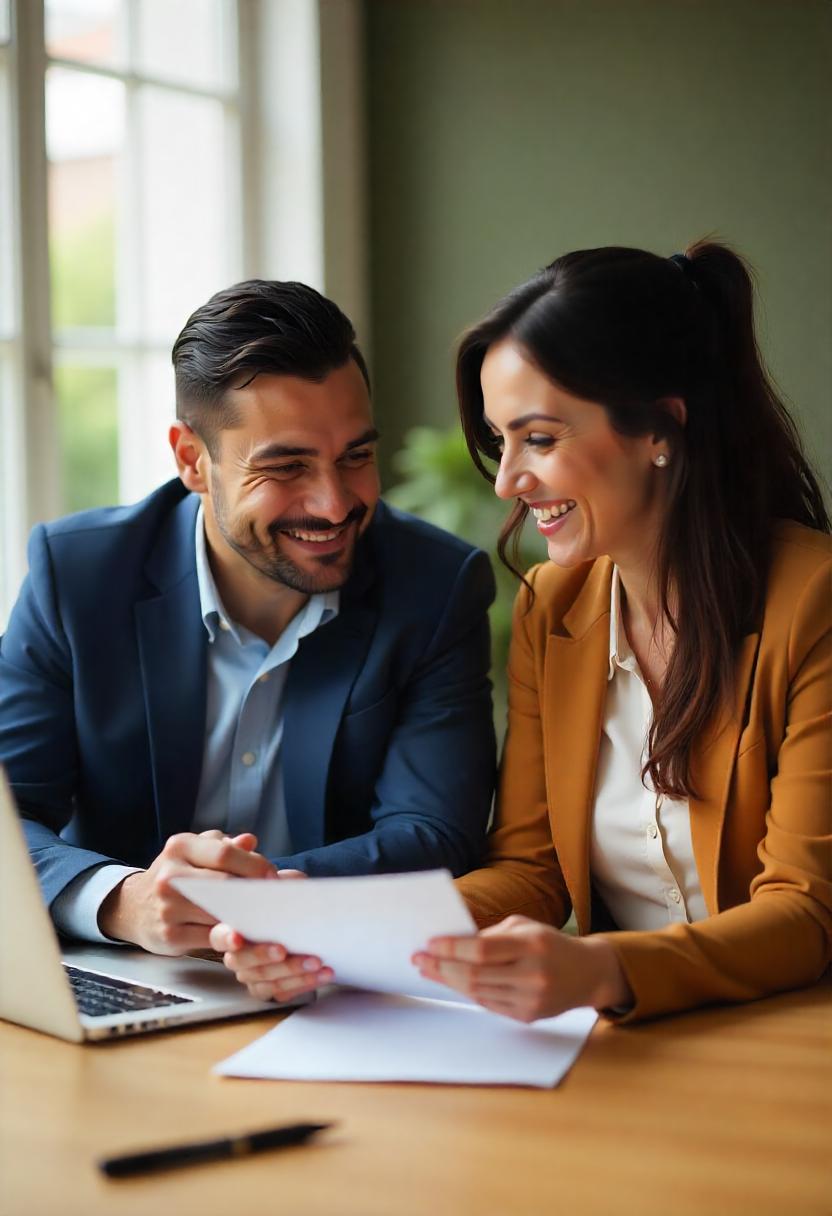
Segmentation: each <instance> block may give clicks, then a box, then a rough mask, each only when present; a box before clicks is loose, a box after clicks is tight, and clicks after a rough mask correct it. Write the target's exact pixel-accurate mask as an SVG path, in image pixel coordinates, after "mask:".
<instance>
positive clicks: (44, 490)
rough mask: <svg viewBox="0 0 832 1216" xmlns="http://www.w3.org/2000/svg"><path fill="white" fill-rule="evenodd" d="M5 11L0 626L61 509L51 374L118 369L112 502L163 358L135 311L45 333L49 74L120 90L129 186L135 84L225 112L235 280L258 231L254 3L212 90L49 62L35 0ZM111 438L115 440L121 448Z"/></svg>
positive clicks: (134, 261)
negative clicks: (149, 379)
mask: <svg viewBox="0 0 832 1216" xmlns="http://www.w3.org/2000/svg"><path fill="white" fill-rule="evenodd" d="M126 3H127V14H128V18H127V19H128V22H135V12H136V3H137V0H126ZM10 15H11V41H10V42H9V43H8V44H3V45H2V46H0V56H2V58H3V59H4V61H5V62H6V65H7V69H8V72H9V78H10V84H11V87H10V110H11V115H10V125H11V145H12V146H11V158H12V190H11V193H12V224H13V229H14V231H13V241H12V245H13V249H14V251H15V258H14V264H13V266H12V267H11V270H12V278H13V286H12V293H11V294H12V298H13V301H14V308H13V316H14V319H15V321H16V327H15V330H14V332H13V333H11V334H0V345H1V346H2V350H3V353H4V356H5V363H6V365H7V367H8V369H9V376H10V384H9V391H8V392H6V391H4V388H5V386H4V385H2V384H0V392H2V403H1V408H0V424H2V426H3V444H2V448H0V457H1V458H2V464H0V474H2V485H0V515H2V534H0V539H2V544H0V562H2V565H1V566H0V631H2V628H3V627H4V623H5V621H6V620H7V619H8V613H9V611H10V609H11V606H12V604H13V602H14V599H15V598H16V596H17V592H18V589H19V586H20V583H21V581H22V579H23V576H24V574H25V571H26V552H25V550H26V539H27V536H28V534H29V531H30V530H31V528H32V527H33V526H34V524H35V523H37V522H39V521H41V520H48V519H53V518H55V517H56V516H58V515H59V514H61V512H62V494H61V484H60V449H59V445H58V443H57V442H56V438H55V437H56V436H57V434H58V404H57V400H56V395H55V391H54V374H53V373H54V369H55V367H56V366H57V365H59V364H61V363H69V362H72V363H75V364H84V363H88V364H96V365H102V364H106V365H112V366H115V367H116V368H117V371H118V374H119V376H120V377H121V376H122V375H123V374H124V373H125V372H127V376H126V386H127V387H126V390H125V391H123V392H119V438H120V444H119V452H120V455H119V470H118V472H119V486H120V494H119V497H120V499H122V500H123V498H124V489H125V487H127V491H128V492H127V495H126V496H127V497H128V498H129V497H130V496H131V495H130V493H129V482H130V480H131V479H130V477H129V475H128V473H127V467H128V466H129V459H130V453H131V452H132V451H134V445H133V443H132V438H133V436H132V435H131V422H132V421H133V420H134V419H135V417H136V414H135V411H132V410H131V409H130V408H129V402H130V400H131V399H132V398H135V395H136V386H135V384H134V383H131V380H132V381H135V380H136V377H137V374H138V373H137V367H138V363H139V361H140V360H141V359H142V357H144V356H147V355H148V354H155V355H160V354H163V355H164V356H165V357H168V356H169V353H170V344H169V342H167V341H164V342H163V341H159V340H154V339H152V338H149V337H147V336H146V335H144V334H143V333H142V332H141V329H140V321H139V316H138V315H135V314H134V315H132V316H130V317H127V318H125V319H124V323H120V324H119V325H118V326H117V327H114V328H113V329H111V330H104V329H102V330H98V331H96V330H93V329H69V328H67V329H63V330H57V329H53V327H52V318H51V298H50V294H51V293H50V272H49V222H48V159H47V148H46V78H47V71H48V69H49V68H50V67H56V68H60V69H62V70H66V71H72V72H83V73H86V74H88V75H93V76H97V77H103V78H106V79H110V80H117V81H119V82H122V83H123V84H124V88H125V107H126V133H125V156H126V157H127V159H128V167H127V173H128V180H130V175H131V174H137V173H138V171H139V170H138V164H137V161H138V156H137V141H136V139H135V136H134V135H133V134H132V133H131V121H132V122H134V121H135V113H136V108H137V100H138V94H139V90H140V89H141V88H143V87H145V86H148V85H149V86H152V87H154V88H158V89H161V90H165V91H168V92H171V93H174V94H176V95H179V96H190V97H199V98H209V99H211V100H216V101H218V102H219V103H220V104H221V105H222V107H223V114H224V127H225V132H226V141H225V153H226V159H227V161H232V160H233V165H234V169H233V172H229V174H228V181H229V189H230V197H229V199H228V212H229V214H230V215H231V216H232V217H233V222H234V231H233V232H232V233H231V234H230V240H231V242H232V249H233V253H232V254H231V255H230V256H229V265H233V266H234V267H235V270H236V271H237V272H238V273H239V275H240V277H242V275H243V274H245V273H248V272H249V268H250V267H252V266H254V265H256V264H257V261H258V250H257V237H258V234H257V231H256V229H255V228H254V227H253V226H252V225H251V223H250V222H249V220H250V218H251V207H252V205H253V204H250V203H249V202H248V200H250V199H254V198H255V197H256V194H257V188H258V183H257V181H256V179H255V174H256V158H255V155H254V152H255V148H254V146H253V144H252V140H251V138H250V135H249V134H248V132H247V131H246V126H247V122H246V120H247V116H250V115H251V114H252V112H253V109H254V105H255V102H254V97H253V90H254V89H255V87H256V85H255V81H254V79H253V77H252V75H251V72H250V70H249V69H250V65H251V63H252V62H253V60H254V59H255V53H254V49H253V48H254V46H255V40H256V35H257V31H256V26H257V17H256V6H255V5H254V4H253V3H252V0H236V3H235V11H234V13H233V15H232V17H231V26H232V27H233V28H232V29H230V31H229V32H230V33H232V34H233V46H232V47H231V48H230V49H229V54H231V55H232V56H233V59H234V66H235V68H236V71H235V72H234V73H233V75H234V76H235V77H236V84H234V85H224V86H222V87H216V88H205V87H201V86H199V85H193V84H188V83H186V82H180V81H175V80H167V79H164V78H161V77H158V76H156V75H154V74H152V73H149V72H144V71H137V70H135V68H134V67H132V66H131V65H129V64H128V65H126V66H124V67H119V68H115V67H113V68H111V67H109V66H104V65H99V64H88V63H85V62H82V61H77V60H70V59H66V58H63V57H59V56H51V55H49V54H48V53H47V48H46V40H45V2H44V0H11V4H10ZM24 217H25V222H24ZM127 226H129V228H130V229H131V232H130V238H129V239H128V240H126V241H125V237H124V233H122V234H121V235H120V236H119V238H118V239H119V241H120V242H124V244H123V247H122V248H120V250H119V259H118V263H119V267H120V269H122V271H123V273H122V279H121V282H120V283H119V284H117V290H118V291H119V292H122V291H123V288H124V283H125V280H126V281H127V283H128V285H129V289H130V290H131V291H132V294H133V298H138V296H137V295H136V293H137V292H139V291H141V279H142V276H141V234H140V233H139V232H138V227H139V220H138V217H137V216H136V215H130V216H129V217H128V220H127ZM232 278H233V275H232ZM125 294H130V292H129V291H128V292H127V293H125ZM183 320H184V318H183ZM131 369H132V371H133V373H134V374H133V375H132V377H131ZM122 438H124V439H125V442H121V440H122ZM138 450H139V451H140V450H141V445H139V448H138Z"/></svg>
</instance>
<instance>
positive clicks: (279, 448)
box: [248, 427, 378, 464]
mask: <svg viewBox="0 0 832 1216" xmlns="http://www.w3.org/2000/svg"><path fill="white" fill-rule="evenodd" d="M377 439H378V431H377V430H376V429H375V427H371V428H370V430H368V431H365V432H364V434H363V435H359V436H358V438H357V439H351V440H350V442H349V443H348V444H347V446H346V448H345V449H344V450H345V451H347V452H350V451H352V449H353V448H363V447H364V446H365V444H368V443H375V441H376V440H377ZM318 455H320V453H319V451H318V449H317V448H300V447H295V446H293V445H291V444H287V443H268V444H266V446H265V447H262V448H258V449H257V451H256V452H252V454H251V456H249V458H248V463H249V464H261V463H262V462H263V461H264V460H280V459H282V458H284V457H286V456H318Z"/></svg>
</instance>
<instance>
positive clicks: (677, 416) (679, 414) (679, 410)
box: [656, 397, 688, 430]
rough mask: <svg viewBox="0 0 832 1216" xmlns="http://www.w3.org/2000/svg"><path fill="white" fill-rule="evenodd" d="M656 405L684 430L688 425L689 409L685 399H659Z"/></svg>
mask: <svg viewBox="0 0 832 1216" xmlns="http://www.w3.org/2000/svg"><path fill="white" fill-rule="evenodd" d="M656 405H657V406H658V408H659V409H660V410H665V411H666V413H668V414H669V415H670V417H671V418H672V419H673V420H674V422H675V423H676V425H677V426H678V427H679V428H680V429H681V430H684V429H685V427H686V426H687V423H688V407H687V406H686V405H685V399H684V397H659V399H658V401H657V402H656Z"/></svg>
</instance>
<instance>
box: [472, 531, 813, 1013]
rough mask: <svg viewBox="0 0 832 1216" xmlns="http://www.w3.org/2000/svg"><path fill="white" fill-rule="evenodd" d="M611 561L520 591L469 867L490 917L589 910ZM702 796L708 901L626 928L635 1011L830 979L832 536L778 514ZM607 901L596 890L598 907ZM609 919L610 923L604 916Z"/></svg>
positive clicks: (699, 827)
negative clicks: (676, 915)
mask: <svg viewBox="0 0 832 1216" xmlns="http://www.w3.org/2000/svg"><path fill="white" fill-rule="evenodd" d="M611 578H612V563H611V562H610V561H609V559H607V558H600V559H599V560H597V561H595V562H588V563H586V564H584V565H582V566H580V567H577V568H575V569H571V570H562V569H560V568H558V567H557V566H555V565H553V564H551V563H547V564H545V565H542V566H537V567H535V568H534V570H533V571H532V572H531V573H530V576H529V581H530V583H531V584H532V586H533V587H534V592H535V595H534V599H533V602H532V604H531V606H529V594H528V592H527V591H526V590H525V589H522V590H521V592H520V595H519V596H518V599H517V605H516V607H515V616H514V632H513V638H512V648H511V656H510V659H509V726H508V734H507V736H506V745H505V750H504V754H503V761H502V766H501V773H500V785H499V792H498V802H497V814H496V820H495V828H494V831H493V832H492V835H491V837H490V857H489V862H488V865H487V866H486V867H485V868H483V869H479V870H475V871H473V872H472V873H470V874H468V875H466V876H465V877H464V878H461V879H459V883H458V885H459V888H460V890H461V892H462V894H463V896H464V898H465V900H466V901H467V903H468V905H469V907H470V908H471V911H472V913H473V915H474V918H475V920H476V921H477V923H478V924H479V925H480V926H481V927H482V926H485V925H489V924H493V923H495V922H496V921H498V920H501V919H502V918H503V917H504V916H507V915H509V914H510V913H512V912H516V913H521V914H523V915H525V916H530V917H533V918H534V919H536V920H540V921H543V922H545V923H547V924H551V925H555V926H558V927H559V926H561V925H563V924H564V923H565V921H566V920H567V918H568V917H569V913H570V909H574V911H575V916H576V920H577V923H578V930H579V932H580V933H582V934H584V933H588V932H590V931H591V930H592V929H593V927H595V928H598V927H599V925H598V918H597V915H596V917H595V926H593V899H592V887H591V876H590V872H589V839H590V819H591V815H592V806H593V798H594V789H595V765H596V760H597V757H598V749H599V743H600V737H601V728H602V714H603V709H604V697H605V695H606V689H607V676H608V668H609V635H610V590H611V587H610V584H611ZM692 775H693V781H694V784H695V786H696V789H697V793H698V795H699V796H698V797H697V798H696V799H692V800H691V802H690V823H691V836H692V841H693V852H694V857H695V859H696V865H697V869H698V872H699V879H700V882H701V884H702V893H703V896H704V899H705V904H706V906H707V909H708V913H709V915H708V918H707V919H705V920H702V921H699V922H697V923H695V924H681V925H680V924H676V925H673V926H670V927H668V928H666V929H660V930H649V931H639V932H615V933H609V934H608V935H607V936H608V938H609V940H610V942H611V943H612V944H613V946H614V947H615V949H616V951H617V953H618V956H619V959H620V961H621V964H622V966H623V968H624V971H625V973H626V975H627V978H628V980H629V982H630V985H631V987H632V990H633V993H634V994H635V1005H634V1008H633V1010H632V1012H631V1013H630V1014H628V1015H627V1019H626V1020H631V1019H637V1018H643V1017H651V1016H654V1015H656V1014H663V1013H670V1012H673V1011H676V1010H682V1009H687V1008H691V1007H693V1006H697V1005H702V1004H706V1003H708V1002H713V1001H745V1000H752V999H754V998H755V997H761V996H765V995H766V994H768V993H773V992H777V991H782V990H785V989H788V988H797V987H800V986H801V985H804V984H809V983H811V982H812V981H814V980H815V979H817V978H818V977H819V976H820V975H821V973H822V972H823V970H824V968H825V967H826V966H827V964H828V963H829V960H830V956H831V955H832V538H830V537H829V536H826V535H824V534H823V533H820V532H815V531H812V530H811V529H809V528H804V527H801V526H800V525H798V524H794V523H783V524H780V525H778V527H777V529H776V533H775V544H774V550H773V560H772V567H771V573H770V577H769V581H768V588H767V593H766V603H765V611H764V616H763V622H762V628H761V630H760V632H759V633H754V634H749V635H748V636H747V637H745V638H744V639H743V641H742V644H741V646H740V649H739V652H738V657H737V670H736V695H735V698H734V704H733V705H731V706H730V707H724V708H723V711H722V712H721V714H719V715H717V717H716V719H715V720H714V722H713V723H712V725H711V727H710V728H709V729H708V730H707V732H706V733H705V734H704V735H703V736H702V738H701V739H700V740H699V741H698V744H697V746H696V747H695V749H694V755H693V759H692ZM596 912H597V908H596ZM600 927H603V926H600Z"/></svg>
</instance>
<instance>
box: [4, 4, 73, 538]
mask: <svg viewBox="0 0 832 1216" xmlns="http://www.w3.org/2000/svg"><path fill="white" fill-rule="evenodd" d="M14 29H15V33H16V43H17V56H16V62H15V63H14V66H13V74H12V78H13V81H14V86H13V87H14V102H15V104H14V112H15V118H16V134H17V139H16V155H17V171H18V181H19V200H20V202H19V207H20V220H19V245H18V248H19V258H20V302H21V334H22V337H21V371H22V384H21V388H22V404H23V419H22V426H21V437H22V442H23V451H22V452H21V453H20V461H19V470H20V483H19V490H18V492H19V494H20V501H21V502H22V503H25V509H24V522H23V528H24V530H28V528H29V527H31V525H33V524H34V523H36V522H38V521H39V520H42V519H51V518H52V517H53V516H54V515H55V514H57V513H58V512H59V510H60V505H61V487H60V463H59V459H58V451H57V445H56V443H55V434H56V431H57V427H56V417H55V401H54V395H53V391H52V349H51V325H50V314H49V309H50V303H49V234H48V204H47V167H46V122H45V111H46V102H45V89H44V82H45V71H46V49H45V46H44V25H43V8H42V6H41V5H40V4H36V3H30V2H29V0H16V3H15V6H14ZM24 221H25V222H24Z"/></svg>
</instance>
